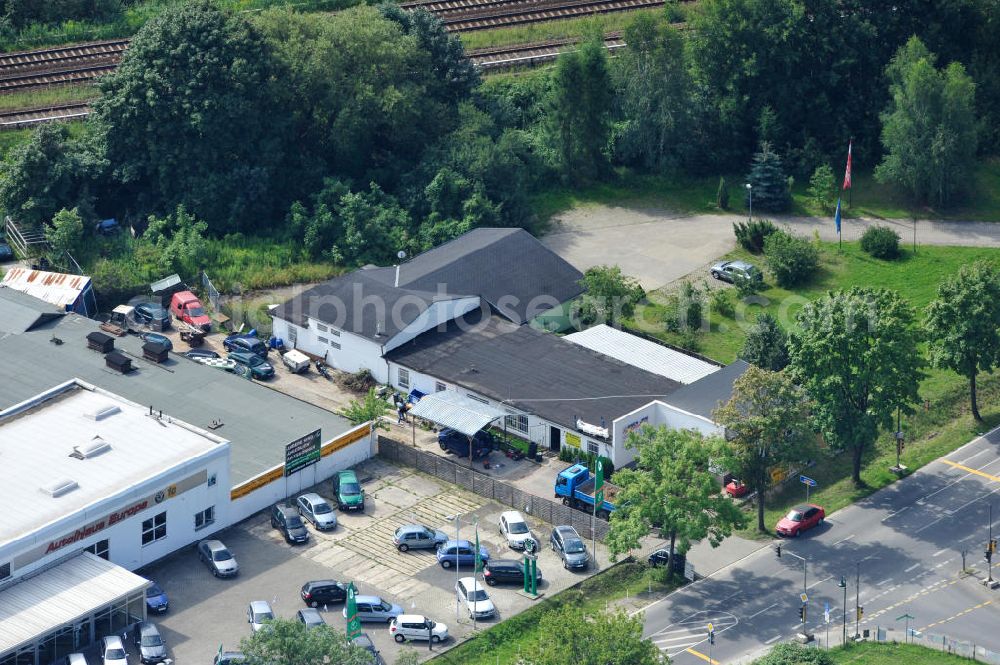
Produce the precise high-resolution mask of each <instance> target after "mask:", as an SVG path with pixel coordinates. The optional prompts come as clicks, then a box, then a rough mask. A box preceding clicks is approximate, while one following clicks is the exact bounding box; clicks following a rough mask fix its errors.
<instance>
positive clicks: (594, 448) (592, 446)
mask: <svg viewBox="0 0 1000 665" xmlns="http://www.w3.org/2000/svg"><path fill="white" fill-rule="evenodd" d="M587 452H588V453H590V454H591V455H599V454H600V448H599V447H598V445H597V442H595V441H590V440H589V439H588V441H587Z"/></svg>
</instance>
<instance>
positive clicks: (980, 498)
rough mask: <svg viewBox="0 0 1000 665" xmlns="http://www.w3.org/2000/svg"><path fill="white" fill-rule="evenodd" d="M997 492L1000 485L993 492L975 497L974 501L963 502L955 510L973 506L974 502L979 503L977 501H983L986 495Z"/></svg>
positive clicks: (999, 490) (999, 489)
mask: <svg viewBox="0 0 1000 665" xmlns="http://www.w3.org/2000/svg"><path fill="white" fill-rule="evenodd" d="M997 492H1000V487H998V488H996V489H995V490H993V491H992V492H987V493H986V494H983V495H981V496H977V497H976V498H975V499H973V500H972V501H967V502H966V503H963V504H962V505H961V506H959V507H958V508H956V509H955V512H957V511H959V510H963V509H964V508H966V507H967V506H971V505H972V504H974V503H977V502H979V501H982V500H983V499H985V498H986V497H988V496H990V495H991V494H996V493H997ZM949 514H950V513H949Z"/></svg>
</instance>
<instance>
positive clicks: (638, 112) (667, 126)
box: [614, 14, 693, 171]
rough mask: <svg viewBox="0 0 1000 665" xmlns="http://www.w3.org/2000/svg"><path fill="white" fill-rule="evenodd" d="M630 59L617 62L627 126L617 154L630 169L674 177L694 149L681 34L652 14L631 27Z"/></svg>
mask: <svg viewBox="0 0 1000 665" xmlns="http://www.w3.org/2000/svg"><path fill="white" fill-rule="evenodd" d="M624 39H625V42H626V43H627V44H628V45H629V47H628V49H626V50H625V52H624V55H622V56H621V57H620V58H617V59H616V60H615V65H616V67H615V68H614V73H615V82H616V88H617V99H618V105H619V106H620V113H621V116H622V117H623V119H624V120H623V123H622V124H621V126H619V127H618V128H617V129H616V134H617V137H616V146H615V147H616V151H617V152H618V154H619V156H620V159H621V160H622V161H624V162H625V163H626V164H634V165H637V166H642V167H645V168H648V169H654V170H658V171H669V170H672V169H673V168H675V167H676V166H678V165H679V163H681V162H682V161H684V158H685V157H686V156H685V155H684V154H682V151H683V150H685V149H688V148H690V147H692V144H691V141H689V140H688V139H687V135H688V134H689V133H690V131H691V125H692V120H693V119H692V116H691V113H692V105H691V94H690V91H691V87H692V82H691V76H690V73H689V69H688V67H687V62H686V56H685V51H684V41H683V39H682V38H681V36H680V33H679V32H678V31H677V30H676V29H675V28H672V27H670V26H669V25H665V24H664V23H663V22H662V21H656V20H654V19H653V17H652V16H651V15H649V14H639V15H637V16H636V18H635V19H633V20H632V22H631V23H630V24H629V25H628V26H627V27H626V29H625V34H624Z"/></svg>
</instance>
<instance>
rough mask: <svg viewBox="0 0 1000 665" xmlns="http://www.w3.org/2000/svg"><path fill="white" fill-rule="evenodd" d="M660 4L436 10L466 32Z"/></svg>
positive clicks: (581, 0) (609, 1) (592, 0)
mask: <svg viewBox="0 0 1000 665" xmlns="http://www.w3.org/2000/svg"><path fill="white" fill-rule="evenodd" d="M662 5H663V0H555V1H551V2H541V3H538V2H534V3H522V2H518V1H515V2H514V3H513V4H505V5H500V6H496V7H494V8H493V9H489V8H487V9H478V8H477V9H469V10H458V11H453V12H447V13H446V12H442V13H439V18H440V19H441V22H442V23H444V26H445V28H446V29H447V30H449V31H450V32H469V31H472V30H489V29H491V28H502V27H508V26H513V25H524V24H526V23H539V22H542V21H552V20H556V19H565V18H576V17H579V16H589V15H593V14H608V13H611V12H621V11H631V10H635V9H645V8H649V7H660V6H662Z"/></svg>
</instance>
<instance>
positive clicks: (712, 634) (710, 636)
mask: <svg viewBox="0 0 1000 665" xmlns="http://www.w3.org/2000/svg"><path fill="white" fill-rule="evenodd" d="M708 643H709V644H715V631H714V630H710V631H708Z"/></svg>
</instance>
